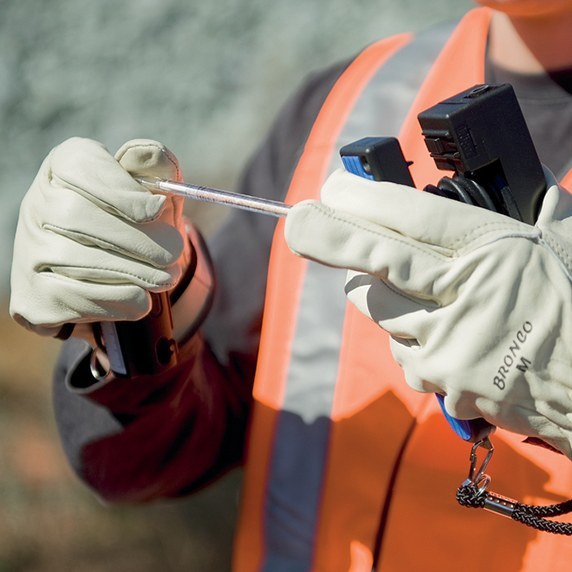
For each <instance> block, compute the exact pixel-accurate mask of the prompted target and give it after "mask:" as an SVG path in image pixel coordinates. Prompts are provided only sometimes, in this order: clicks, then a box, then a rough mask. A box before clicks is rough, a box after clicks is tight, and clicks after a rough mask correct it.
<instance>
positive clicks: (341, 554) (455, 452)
mask: <svg viewBox="0 0 572 572" xmlns="http://www.w3.org/2000/svg"><path fill="white" fill-rule="evenodd" d="M489 21H490V11H489V10H488V9H477V10H474V11H473V12H471V13H469V14H468V15H467V16H466V17H465V18H464V19H463V21H462V23H461V25H460V26H459V27H458V28H457V30H456V31H455V32H454V33H453V35H452V36H451V38H450V39H449V42H448V44H447V45H446V47H445V48H444V50H443V51H442V53H441V54H440V56H439V58H438V59H437V61H436V62H435V64H434V65H433V68H432V70H431V72H430V74H429V75H428V77H427V78H426V80H425V82H424V85H423V87H422V89H421V90H420V92H419V95H418V97H417V99H416V101H415V102H414V104H413V106H412V108H411V109H410V111H409V114H408V116H407V119H406V121H405V122H404V125H403V129H402V131H401V133H400V136H399V139H400V142H401V144H402V147H403V148H404V154H405V157H406V158H407V159H408V160H413V161H414V165H413V167H412V174H413V176H414V180H415V182H416V184H417V186H418V187H422V186H424V185H425V184H427V183H435V182H436V181H437V180H438V179H439V178H440V177H441V176H442V175H443V173H441V172H439V171H438V170H437V169H436V167H435V165H434V163H433V161H432V159H431V158H430V156H429V153H428V152H427V150H426V148H425V145H424V143H423V139H422V137H421V132H420V128H419V126H418V123H417V114H418V113H419V112H420V111H421V110H423V109H426V108H427V107H429V106H431V105H433V104H435V103H437V102H438V101H439V100H441V99H444V98H446V97H448V96H450V95H452V94H454V93H457V92H460V91H462V90H464V89H466V88H468V87H471V86H472V85H474V84H477V83H481V82H482V81H483V78H484V60H485V58H484V54H485V47H486V38H487V30H488V26H489ZM409 39H410V38H409V36H399V37H397V38H393V39H390V40H386V41H383V42H380V43H378V44H376V45H374V46H372V47H371V48H370V49H369V50H367V51H366V52H364V53H363V54H362V56H361V57H360V58H358V59H357V60H356V61H355V62H354V63H353V64H352V65H351V66H350V68H348V70H347V71H346V72H345V73H344V75H343V76H342V77H341V78H340V80H339V81H338V83H337V84H336V85H335V86H334V89H333V90H332V92H331V94H330V96H329V97H328V99H327V100H326V103H325V104H324V107H323V109H322V111H321V113H320V115H319V116H318V119H317V121H316V123H315V126H314V128H313V130H312V132H311V134H310V137H309V140H308V142H307V145H306V148H305V151H304V154H303V156H302V158H301V160H300V162H299V165H298V168H297V170H296V172H295V174H294V177H293V180H292V184H291V188H290V192H289V195H288V199H287V200H288V201H289V202H296V201H299V200H302V199H304V198H309V197H317V196H318V195H319V190H320V187H321V185H322V182H323V179H324V177H325V175H326V172H327V168H328V164H329V162H330V159H331V156H332V154H333V153H335V152H336V151H337V150H336V149H334V145H335V141H336V137H337V135H338V133H339V132H340V130H341V128H342V126H343V124H344V122H345V121H346V118H347V116H348V114H349V113H350V112H351V109H352V106H353V104H354V101H355V100H356V98H357V97H358V95H359V93H360V92H361V90H362V89H363V88H364V87H365V86H366V84H367V82H368V81H369V79H370V78H371V76H372V74H373V73H374V72H375V71H376V70H377V69H378V68H379V66H380V65H382V64H383V63H384V62H385V60H386V59H387V58H388V57H390V56H391V55H392V54H393V53H394V52H395V51H396V50H398V49H399V48H400V47H402V46H403V45H405V44H406V43H407V42H408V41H409ZM380 135H383V134H380ZM567 180H568V181H570V182H572V175H570V176H569V177H568V178H567ZM282 231H283V228H282V225H281V224H280V225H279V227H278V230H277V233H276V236H275V240H274V244H273V251H272V256H271V265H270V274H269V284H268V293H267V300H266V307H265V317H264V324H263V335H262V345H261V354H260V359H259V364H258V370H257V378H256V382H255V390H254V396H255V402H256V404H255V408H254V415H253V422H252V426H251V439H250V443H249V457H248V460H247V465H246V472H245V485H244V491H243V498H242V506H241V515H240V520H239V528H238V534H237V541H236V546H235V563H234V569H235V570H236V571H238V572H251V571H255V570H258V569H259V567H260V564H261V562H262V561H263V558H264V554H263V545H262V541H263V538H264V530H263V510H264V494H265V490H266V484H265V483H266V477H267V471H268V468H269V467H268V459H269V456H270V450H271V446H272V441H273V431H274V429H275V424H276V418H277V413H278V411H279V410H280V407H281V404H282V399H283V396H284V384H285V380H286V375H287V370H288V361H289V356H290V349H291V348H290V345H291V342H292V338H293V332H294V328H295V325H296V315H295V311H294V310H293V308H296V307H297V302H298V300H299V296H300V292H301V287H302V283H303V277H304V273H305V271H306V262H305V261H304V260H301V259H299V258H296V257H294V256H293V255H292V254H291V253H290V252H289V251H288V249H287V247H286V245H285V243H284V241H283V238H282ZM407 436H410V438H409V441H408V443H407V446H406V448H405V450H403V451H401V443H403V442H404V441H406V437H407ZM521 440H522V439H521V438H520V437H518V436H514V435H508V434H506V433H504V432H502V431H498V432H497V435H496V436H495V437H494V443H495V447H496V449H497V452H496V453H495V456H494V459H493V461H492V463H491V466H490V471H489V472H490V473H491V474H492V476H493V486H492V489H493V490H495V491H496V492H499V493H501V494H505V495H507V496H513V497H515V498H518V500H520V501H523V502H535V503H538V504H542V503H545V504H546V503H551V502H558V501H560V500H563V499H564V498H568V497H567V496H566V495H570V491H572V468H571V463H570V462H569V461H568V460H567V459H565V458H564V457H563V456H558V455H555V454H553V453H550V452H548V451H544V450H540V449H538V448H536V447H532V446H530V445H524V444H522V443H521ZM469 451H470V446H469V445H468V444H467V443H464V442H463V441H461V440H460V439H459V438H458V437H457V436H456V435H455V434H454V433H453V432H452V431H451V429H450V428H449V426H448V425H447V423H446V421H445V420H444V418H443V416H442V415H441V413H440V411H439V409H438V406H437V404H436V400H435V399H434V397H433V396H432V395H429V396H428V395H421V394H417V393H414V392H413V391H411V390H410V389H409V388H408V387H407V386H406V384H405V382H404V381H403V376H402V373H401V370H400V369H399V368H398V366H396V365H395V363H394V362H393V360H392V358H391V355H390V352H389V347H388V343H387V336H386V335H385V334H384V333H383V332H381V330H379V328H378V327H377V326H376V325H375V324H373V323H372V322H370V321H369V320H367V319H366V318H365V317H364V316H363V315H362V314H360V313H359V312H358V311H357V310H355V308H353V307H352V306H349V307H348V309H347V313H346V318H345V323H344V346H343V348H342V355H341V359H340V364H339V374H338V382H337V386H336V394H335V398H334V404H333V411H332V428H331V433H330V443H329V447H328V459H327V463H328V465H327V472H326V474H325V479H324V486H323V492H322V499H321V506H320V515H319V528H318V531H317V540H316V548H315V558H314V561H315V564H314V567H313V570H317V571H322V570H324V571H328V572H330V571H332V572H335V571H343V572H345V571H351V572H370V571H371V568H372V565H373V559H374V550H375V545H376V542H377V541H378V540H379V539H376V534H377V530H378V527H379V523H380V522H381V520H382V519H383V521H384V523H385V527H384V530H383V533H384V534H383V538H382V539H381V552H380V560H379V562H378V566H377V569H378V570H383V571H384V572H385V571H393V570H395V571H398V572H401V571H405V570H424V571H428V572H431V571H433V570H434V571H442V570H450V569H452V568H453V566H457V565H458V564H459V563H463V565H462V567H461V569H462V570H463V571H464V572H465V571H467V572H470V571H472V570H475V571H477V570H479V571H480V570H482V569H486V570H503V572H504V571H513V570H522V571H533V570H534V571H535V572H536V571H538V570H550V571H553V570H554V571H557V572H558V571H560V570H562V571H564V570H568V569H569V568H570V563H571V562H572V542H571V541H569V540H567V539H565V538H562V537H556V536H552V535H548V534H541V533H536V532H534V531H532V530H531V529H528V528H526V527H524V526H522V525H520V524H516V523H513V522H510V521H509V520H507V519H503V518H500V517H498V516H496V515H491V514H490V513H487V512H485V511H478V510H472V511H471V510H469V509H464V508H462V507H459V505H458V504H457V503H456V501H455V499H454V494H455V491H456V489H457V487H458V486H459V484H460V482H461V481H462V480H463V479H464V478H465V476H466V474H467V471H468V455H469ZM396 461H399V472H398V473H397V474H396V475H393V474H392V471H393V470H394V467H395V464H396ZM388 488H390V489H391V490H390V494H391V504H390V505H389V506H388V507H387V509H386V510H385V511H384V505H385V501H386V499H385V497H386V492H387V489H388ZM531 491H537V492H538V497H532V496H528V497H527V496H526V495H527V494H528V493H530V492H531ZM492 562H494V565H493V566H491V563H492ZM452 563H454V564H452Z"/></svg>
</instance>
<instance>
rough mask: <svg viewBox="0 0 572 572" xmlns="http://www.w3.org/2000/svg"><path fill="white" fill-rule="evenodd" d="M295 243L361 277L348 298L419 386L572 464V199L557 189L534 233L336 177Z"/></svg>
mask: <svg viewBox="0 0 572 572" xmlns="http://www.w3.org/2000/svg"><path fill="white" fill-rule="evenodd" d="M286 240H287V242H288V244H289V246H290V248H291V249H292V250H293V251H294V252H296V253H297V254H299V255H302V256H304V257H307V258H310V259H313V260H317V261H319V262H322V263H324V264H327V265H331V266H335V267H341V268H348V269H351V270H350V272H349V274H348V279H347V284H346V292H347V295H348V298H349V299H350V300H351V301H352V302H353V303H354V304H355V305H356V306H357V308H358V309H359V310H360V311H361V312H363V313H364V314H365V315H367V316H369V317H370V318H371V319H373V320H374V321H376V322H377V323H378V324H379V325H380V326H381V327H382V328H384V329H385V330H387V331H388V332H389V334H390V335H391V350H392V353H393V356H394V357H395V359H396V361H397V362H398V363H399V364H400V365H401V367H402V368H403V370H404V373H405V378H406V380H407V383H408V384H409V385H410V386H411V387H413V388H414V389H416V390H418V391H423V392H438V393H441V394H442V395H445V396H446V397H445V407H446V409H447V411H448V412H449V413H450V414H451V415H453V416H454V417H457V418H460V419H472V418H477V417H484V418H485V419H486V420H487V421H489V422H490V423H492V424H494V425H497V426H499V427H503V428H505V429H508V430H511V431H513V432H516V433H520V434H523V435H527V436H533V437H539V438H541V439H543V440H544V441H546V442H548V443H550V444H551V445H553V446H554V447H556V448H557V449H559V450H560V451H562V452H563V453H565V454H566V455H567V456H568V457H570V458H572V284H571V278H572V197H571V196H570V195H569V194H568V193H566V192H565V191H563V190H562V189H560V188H559V187H558V186H557V185H556V184H555V183H554V180H552V181H551V182H550V186H549V189H548V191H547V194H546V196H545V199H544V202H543V205H542V209H541V212H540V216H539V218H538V221H537V224H536V226H530V225H527V224H524V223H521V222H518V221H515V220H513V219H511V218H508V217H506V216H503V215H499V214H497V213H493V212H490V211H486V210H484V209H481V208H478V207H473V206H469V205H466V204H463V203H460V202H456V201H452V200H448V199H444V198H441V197H437V196H434V195H431V194H428V193H423V192H421V191H418V190H415V189H411V188H408V187H404V186H401V185H396V184H392V183H376V182H371V181H367V180H366V179H362V178H359V177H356V176H354V175H351V174H349V173H346V172H343V171H338V172H336V173H334V174H333V175H332V176H331V177H330V179H329V180H328V181H327V182H326V184H325V186H324V187H323V189H322V202H317V201H304V202H302V203H300V204H298V205H296V206H294V207H293V208H292V209H291V211H290V213H289V214H288V217H287V220H286Z"/></svg>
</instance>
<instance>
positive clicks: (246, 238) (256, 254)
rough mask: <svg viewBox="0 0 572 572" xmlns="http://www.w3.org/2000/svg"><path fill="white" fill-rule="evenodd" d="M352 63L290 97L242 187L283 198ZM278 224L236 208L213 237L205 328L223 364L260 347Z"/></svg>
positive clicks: (243, 190)
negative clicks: (212, 280)
mask: <svg viewBox="0 0 572 572" xmlns="http://www.w3.org/2000/svg"><path fill="white" fill-rule="evenodd" d="M348 63H349V62H344V63H343V64H341V65H340V64H337V65H336V66H334V67H331V68H329V69H327V70H325V71H322V72H319V73H316V74H314V75H312V76H310V77H309V78H308V79H307V80H306V82H305V83H304V84H303V85H302V87H301V89H300V90H299V91H298V92H297V93H296V94H295V95H294V97H292V98H291V99H290V100H289V101H288V102H287V104H286V106H285V107H284V109H283V111H282V113H281V114H280V115H279V116H278V118H277V120H276V121H275V123H274V124H273V126H272V128H271V130H270V134H269V135H268V137H267V138H266V139H265V140H264V141H263V143H262V144H261V145H260V146H259V148H258V150H257V152H256V154H255V155H254V157H253V159H252V160H251V161H250V163H249V164H248V165H247V168H246V169H245V171H244V174H243V177H242V179H241V181H240V185H239V188H238V191H239V192H241V193H246V194H251V195H254V196H258V197H264V198H269V199H273V200H284V198H285V196H286V193H287V191H288V187H289V184H290V179H291V177H292V174H293V172H294V169H295V168H296V165H297V163H298V160H299V158H300V156H301V154H302V151H303V149H304V144H305V142H306V139H307V137H308V134H309V133H310V130H311V128H312V125H313V123H314V120H315V118H316V116H317V114H318V112H319V110H320V108H321V106H322V104H323V102H324V100H325V98H326V96H327V94H328V93H329V92H330V90H331V88H332V86H333V84H334V83H335V82H336V80H337V79H338V77H339V75H340V74H341V72H342V71H343V70H344V69H345V67H346V66H347V64H348ZM275 226H276V219H274V218H273V217H267V216H263V215H259V214H255V213H250V212H247V211H239V210H233V211H232V212H231V213H230V214H229V216H228V218H227V219H226V221H225V223H224V224H223V226H222V228H221V229H220V231H219V232H218V233H217V234H216V235H215V236H214V237H213V238H212V239H211V240H210V241H209V244H208V247H209V250H210V252H211V256H212V258H213V261H214V266H215V271H216V275H217V293H216V296H215V301H214V305H213V308H212V310H211V312H210V314H209V317H208V318H207V320H206V323H205V325H204V333H205V337H206V339H207V341H208V342H209V344H210V346H211V348H212V349H213V351H214V353H215V355H216V356H217V357H218V359H219V360H220V361H221V362H222V363H227V362H228V356H229V355H230V354H232V353H235V352H238V353H241V354H253V353H256V351H257V348H258V343H259V336H260V324H261V319H262V309H263V305H264V296H265V289H266V276H267V268H268V260H269V257H270V246H271V243H272V236H273V233H274V229H275Z"/></svg>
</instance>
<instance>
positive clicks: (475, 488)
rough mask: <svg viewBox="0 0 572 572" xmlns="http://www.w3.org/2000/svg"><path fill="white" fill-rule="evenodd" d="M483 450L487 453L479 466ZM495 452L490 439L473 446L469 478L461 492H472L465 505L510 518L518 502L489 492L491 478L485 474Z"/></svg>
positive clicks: (482, 440)
mask: <svg viewBox="0 0 572 572" xmlns="http://www.w3.org/2000/svg"><path fill="white" fill-rule="evenodd" d="M481 448H482V449H485V450H486V451H487V453H486V455H485V458H484V459H483V460H482V461H481V463H480V464H479V456H478V450H479V449H481ZM494 450H495V449H494V447H493V445H492V443H491V442H490V440H489V438H488V437H485V438H484V439H481V440H480V441H477V442H476V443H475V444H474V445H473V446H472V448H471V455H470V457H469V459H470V463H471V464H470V468H469V476H468V477H467V479H466V480H465V481H464V482H463V483H462V485H461V487H460V489H459V490H463V491H465V492H468V491H470V502H468V503H463V504H468V505H469V506H481V507H482V508H484V509H485V510H488V511H490V512H494V513H496V514H500V515H502V516H506V517H508V518H510V517H511V516H512V514H513V513H514V510H515V507H516V505H517V504H518V502H517V501H515V500H513V499H510V498H507V497H505V496H502V495H499V494H497V493H493V492H488V491H487V487H488V486H489V484H490V482H491V478H490V477H489V475H487V474H485V470H486V468H487V465H488V464H489V462H490V460H491V458H492V456H493V453H494Z"/></svg>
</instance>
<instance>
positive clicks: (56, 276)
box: [40, 266, 176, 291]
mask: <svg viewBox="0 0 572 572" xmlns="http://www.w3.org/2000/svg"><path fill="white" fill-rule="evenodd" d="M61 268H81V269H85V268H89V269H90V270H104V271H106V272H110V273H111V274H113V275H117V276H129V277H132V278H137V279H139V280H140V281H141V282H143V283H144V284H145V285H146V286H150V287H152V288H160V290H159V291H163V290H169V289H171V288H173V287H174V286H175V284H176V282H174V281H171V282H165V283H164V284H157V283H155V282H149V281H148V280H146V279H145V278H143V277H142V276H139V275H138V274H134V273H132V272H125V271H121V272H120V271H118V270H116V269H113V268H105V267H103V266H66V267H61ZM40 272H41V273H42V276H43V277H44V278H52V279H54V280H73V281H77V280H76V279H75V278H71V277H70V276H65V275H64V274H59V273H57V272H53V271H51V272H46V271H40ZM79 282H84V281H83V280H79ZM105 285H106V286H112V285H110V284H105ZM117 285H118V286H138V284H132V283H131V284H125V283H122V284H117Z"/></svg>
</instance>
